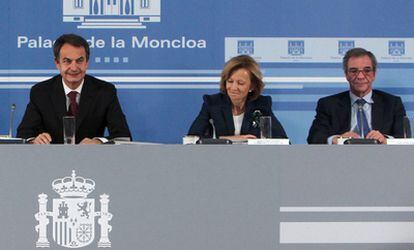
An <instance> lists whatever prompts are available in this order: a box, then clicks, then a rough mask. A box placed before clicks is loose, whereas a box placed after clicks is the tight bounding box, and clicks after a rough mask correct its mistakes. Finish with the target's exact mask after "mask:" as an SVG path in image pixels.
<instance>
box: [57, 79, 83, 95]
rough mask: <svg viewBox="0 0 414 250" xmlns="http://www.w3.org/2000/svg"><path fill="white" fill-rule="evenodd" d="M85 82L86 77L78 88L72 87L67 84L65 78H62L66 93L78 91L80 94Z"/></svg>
mask: <svg viewBox="0 0 414 250" xmlns="http://www.w3.org/2000/svg"><path fill="white" fill-rule="evenodd" d="M84 82H85V79H83V80H82V82H81V84H80V85H79V86H78V87H77V88H76V89H71V88H69V87H68V86H67V85H66V84H65V80H63V78H62V85H63V90H64V91H65V95H67V94H69V93H70V92H71V91H76V92H78V94H80V93H81V92H82V87H83V83H84Z"/></svg>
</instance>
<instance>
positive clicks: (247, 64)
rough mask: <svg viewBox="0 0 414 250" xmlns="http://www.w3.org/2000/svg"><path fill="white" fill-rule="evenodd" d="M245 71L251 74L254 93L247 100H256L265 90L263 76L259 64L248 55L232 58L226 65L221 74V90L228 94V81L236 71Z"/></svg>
mask: <svg viewBox="0 0 414 250" xmlns="http://www.w3.org/2000/svg"><path fill="white" fill-rule="evenodd" d="M239 69H245V70H247V71H249V73H250V81H251V83H252V89H251V90H252V91H251V92H250V93H249V95H248V97H247V99H248V100H255V99H257V97H259V95H260V94H261V93H262V91H263V88H264V83H263V75H262V72H261V71H260V67H259V64H258V63H257V62H256V61H255V60H254V59H253V58H252V57H250V56H248V55H240V56H236V57H233V58H231V59H230V60H229V61H227V63H226V64H225V65H224V68H223V71H222V72H221V80H220V90H221V92H223V93H227V90H226V81H227V80H228V79H229V78H230V77H231V76H232V75H233V73H234V72H235V71H236V70H239Z"/></svg>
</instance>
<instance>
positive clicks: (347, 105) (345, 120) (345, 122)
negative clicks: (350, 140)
mask: <svg viewBox="0 0 414 250" xmlns="http://www.w3.org/2000/svg"><path fill="white" fill-rule="evenodd" d="M351 112H352V110H351V97H350V96H349V92H345V93H344V95H343V96H342V97H341V98H340V100H339V105H338V111H337V113H336V114H335V115H337V116H338V121H339V127H340V132H341V133H343V132H346V131H349V130H350V129H351Z"/></svg>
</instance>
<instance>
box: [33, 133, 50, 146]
mask: <svg viewBox="0 0 414 250" xmlns="http://www.w3.org/2000/svg"><path fill="white" fill-rule="evenodd" d="M51 141H52V137H51V136H50V134H49V133H41V134H39V135H38V136H36V138H34V139H33V140H31V141H30V142H29V143H31V144H50V142H51Z"/></svg>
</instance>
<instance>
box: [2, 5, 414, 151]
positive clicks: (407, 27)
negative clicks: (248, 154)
mask: <svg viewBox="0 0 414 250" xmlns="http://www.w3.org/2000/svg"><path fill="white" fill-rule="evenodd" d="M2 5H3V8H1V10H0V12H1V15H0V21H1V25H0V58H1V60H0V134H6V133H7V131H8V120H9V110H10V105H11V104H12V103H15V104H16V105H17V110H16V121H15V125H14V133H15V131H16V127H17V125H18V123H19V122H20V120H21V117H22V115H23V112H24V110H25V106H26V104H27V102H28V93H29V90H30V86H31V85H32V84H34V83H36V82H38V81H40V80H42V79H46V78H48V77H50V76H52V75H54V74H56V73H57V71H56V69H55V67H54V63H53V55H52V49H51V48H50V45H51V42H52V41H53V40H54V39H56V38H57V37H58V36H59V35H61V34H62V33H77V34H80V35H82V36H84V37H85V38H87V39H89V40H90V42H91V45H92V47H93V48H92V52H91V53H92V55H91V59H90V67H89V73H90V74H92V75H95V76H97V77H100V78H103V79H106V80H108V81H110V82H112V83H114V84H116V86H117V88H118V95H119V98H120V101H121V104H122V107H123V110H124V112H125V114H126V116H127V120H128V123H129V126H130V129H131V132H132V133H133V137H134V140H138V141H149V142H162V143H181V138H182V136H183V135H185V134H186V132H187V130H188V128H189V126H190V124H191V122H192V121H193V119H194V118H195V116H196V115H197V114H198V111H199V110H200V107H201V103H202V95H203V94H209V93H215V92H217V91H218V79H219V74H220V70H221V68H222V67H223V65H224V62H225V59H226V58H225V54H226V53H230V54H231V53H236V54H237V51H231V49H230V48H229V47H226V46H227V45H226V43H225V39H226V38H234V37H241V38H248V39H247V40H249V41H255V39H256V38H277V39H280V40H281V41H284V39H285V40H286V41H289V40H295V39H297V38H300V40H301V41H304V45H303V46H304V47H303V48H304V51H305V52H304V54H301V55H299V57H294V58H293V57H292V58H293V59H294V60H293V61H292V60H290V61H289V60H286V62H284V61H279V62H262V63H261V66H262V69H263V71H264V74H265V77H266V80H267V89H266V90H265V94H267V95H271V96H272V98H273V101H274V103H273V105H274V107H273V108H274V112H275V114H276V116H277V117H278V118H279V119H280V121H281V122H282V124H283V126H284V127H285V129H286V131H287V133H288V135H289V137H290V138H291V140H292V142H293V143H296V144H298V143H305V140H306V136H307V133H308V129H309V127H310V124H311V121H312V119H313V116H314V114H315V112H314V109H315V105H316V101H317V99H318V98H320V97H322V96H326V95H329V94H332V93H336V92H339V91H343V90H345V89H347V83H346V82H344V80H343V79H342V77H343V73H342V71H341V64H340V63H339V61H338V60H336V61H335V60H333V61H332V62H322V63H321V62H319V61H318V60H315V61H313V62H312V59H311V62H309V60H308V61H306V60H302V59H304V58H305V56H306V53H307V47H306V43H307V40H306V39H307V38H335V39H339V40H340V39H341V38H347V40H352V39H356V40H358V39H362V40H363V39H364V38H386V39H390V40H393V39H394V38H398V39H397V40H398V46H399V47H398V48H401V47H402V48H403V50H401V51H402V52H403V55H406V56H407V57H410V56H412V55H413V51H414V47H412V46H411V44H410V42H409V39H411V38H412V37H414V36H413V29H412V27H413V26H414V15H412V9H414V2H412V1H409V0H396V1H387V0H368V1H357V0H349V1H346V2H342V1H339V2H338V1H328V0H313V1H307V0H300V1H288V0H262V1H249V0H237V1H236V0H227V1H195V0H180V1H165V0H135V1H134V0H100V1H98V0H58V1H56V0H45V1H29V0H21V1H12V0H3V1H2ZM127 6H128V7H127ZM405 39H407V41H405ZM242 40H246V39H242ZM356 43H357V42H356ZM374 43H375V42H374ZM374 43H372V42H371V44H372V46H373V47H375V46H376V45H375V44H374ZM378 43H379V42H378ZM255 44H257V42H256V41H255ZM286 44H287V42H286ZM249 46H250V47H248V48H247V49H255V50H257V51H258V50H261V49H263V48H260V47H254V46H253V45H249ZM286 46H287V45H286ZM389 46H391V45H389ZM320 47H321V48H322V49H323V47H324V44H323V43H322V42H321V45H320ZM387 48H388V49H390V47H387ZM265 49H266V53H269V54H272V53H274V54H275V55H277V54H278V53H281V52H280V51H277V50H276V49H275V50H272V48H265ZM367 49H370V48H369V47H367ZM383 52H384V53H388V52H389V51H388V50H387V51H385V50H384V51H383ZM283 53H284V52H283ZM390 53H391V52H390ZM252 56H254V57H256V56H257V55H256V54H255V52H253V53H252ZM300 56H302V57H300ZM394 56H395V55H394ZM256 58H258V60H259V61H260V57H256ZM292 58H291V59H292ZM397 59H398V56H397ZM413 76H414V71H413V64H412V62H411V60H408V61H403V60H396V61H395V62H394V61H392V62H390V61H387V60H383V61H381V60H380V68H379V72H378V75H377V80H376V82H375V87H376V88H380V89H383V90H385V91H388V92H391V93H393V94H397V95H400V96H401V97H402V98H403V101H404V104H405V106H406V109H407V111H408V113H409V115H412V114H413V111H414V105H413V100H414V88H413V86H412V79H413ZM303 77H304V78H303ZM304 79H305V80H304ZM306 79H312V80H306ZM341 79H342V80H341Z"/></svg>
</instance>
